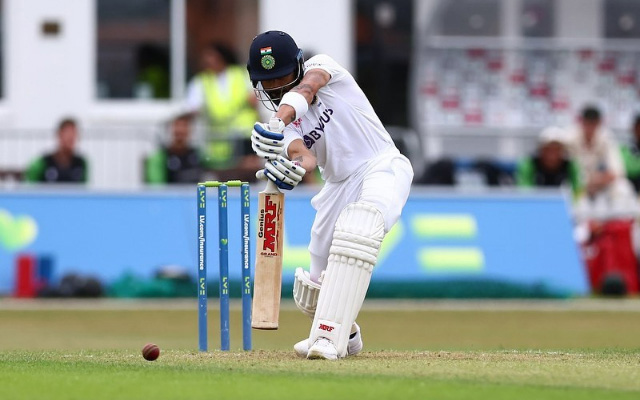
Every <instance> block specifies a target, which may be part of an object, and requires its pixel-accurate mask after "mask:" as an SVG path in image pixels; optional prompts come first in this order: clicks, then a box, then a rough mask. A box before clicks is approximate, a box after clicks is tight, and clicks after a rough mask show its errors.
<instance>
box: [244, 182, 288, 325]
mask: <svg viewBox="0 0 640 400" xmlns="http://www.w3.org/2000/svg"><path fill="white" fill-rule="evenodd" d="M283 222H284V194H283V193H281V192H280V190H278V187H277V186H276V185H275V183H273V182H272V181H268V182H267V186H266V187H265V189H264V190H263V191H262V192H260V194H259V199H258V233H257V236H258V240H257V241H256V265H255V276H254V283H253V307H252V309H253V313H252V316H251V327H252V328H254V329H268V330H273V329H278V318H279V315H280V292H281V289H282V240H283V237H282V235H283V233H284V232H283V229H282V227H283Z"/></svg>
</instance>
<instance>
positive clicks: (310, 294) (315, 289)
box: [293, 268, 320, 318]
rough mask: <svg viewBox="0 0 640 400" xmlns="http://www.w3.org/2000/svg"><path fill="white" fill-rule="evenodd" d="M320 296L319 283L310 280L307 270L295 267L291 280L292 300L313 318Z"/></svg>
mask: <svg viewBox="0 0 640 400" xmlns="http://www.w3.org/2000/svg"><path fill="white" fill-rule="evenodd" d="M318 296H320V284H318V283H315V282H314V281H312V280H311V277H310V276H309V272H307V271H305V270H303V269H302V268H296V273H295V275H294V280H293V300H294V301H295V302H296V306H297V307H298V309H300V311H302V312H303V313H305V314H307V315H308V316H309V317H310V318H313V316H314V314H315V313H316V307H317V305H318Z"/></svg>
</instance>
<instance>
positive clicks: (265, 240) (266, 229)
mask: <svg viewBox="0 0 640 400" xmlns="http://www.w3.org/2000/svg"><path fill="white" fill-rule="evenodd" d="M279 204H280V203H279V202H273V201H272V199H271V196H269V195H267V196H265V204H264V209H262V210H260V217H259V229H258V237H259V238H260V239H262V248H261V249H259V250H260V254H261V255H263V256H277V255H279V254H278V253H279V249H278V246H277V243H278V238H279V237H280V231H279V229H278V227H279V226H280V224H279V223H278V222H279V220H280V215H281V210H280V208H279Z"/></svg>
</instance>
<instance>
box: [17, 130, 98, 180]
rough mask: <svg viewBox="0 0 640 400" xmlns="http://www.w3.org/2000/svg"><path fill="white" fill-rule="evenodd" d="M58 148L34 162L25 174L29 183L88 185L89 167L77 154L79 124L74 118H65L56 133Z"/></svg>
mask: <svg viewBox="0 0 640 400" xmlns="http://www.w3.org/2000/svg"><path fill="white" fill-rule="evenodd" d="M56 134H57V136H58V147H57V149H56V150H55V151H54V152H53V153H50V154H46V155H44V156H42V157H39V158H38V159H36V160H35V161H33V162H32V163H31V164H30V165H29V167H28V168H27V171H26V172H25V179H26V180H27V181H28V182H47V183H86V182H87V176H88V166H87V162H86V161H85V159H84V158H83V157H82V156H80V155H78V154H76V152H75V146H76V141H77V139H78V124H77V122H76V121H75V120H74V119H72V118H65V119H63V120H62V121H60V123H59V124H58V129H57V131H56Z"/></svg>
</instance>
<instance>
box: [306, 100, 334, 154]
mask: <svg viewBox="0 0 640 400" xmlns="http://www.w3.org/2000/svg"><path fill="white" fill-rule="evenodd" d="M332 115H333V110H332V109H330V108H326V109H325V110H324V111H323V112H322V115H320V118H319V119H318V122H317V123H316V126H315V127H314V128H313V130H312V131H311V132H308V133H305V134H304V136H303V137H302V139H303V140H304V145H305V146H306V147H307V149H310V148H311V146H313V145H314V144H315V143H316V142H317V141H318V140H320V139H321V138H322V135H323V134H324V129H325V127H326V126H327V124H329V122H331V116H332Z"/></svg>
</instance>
